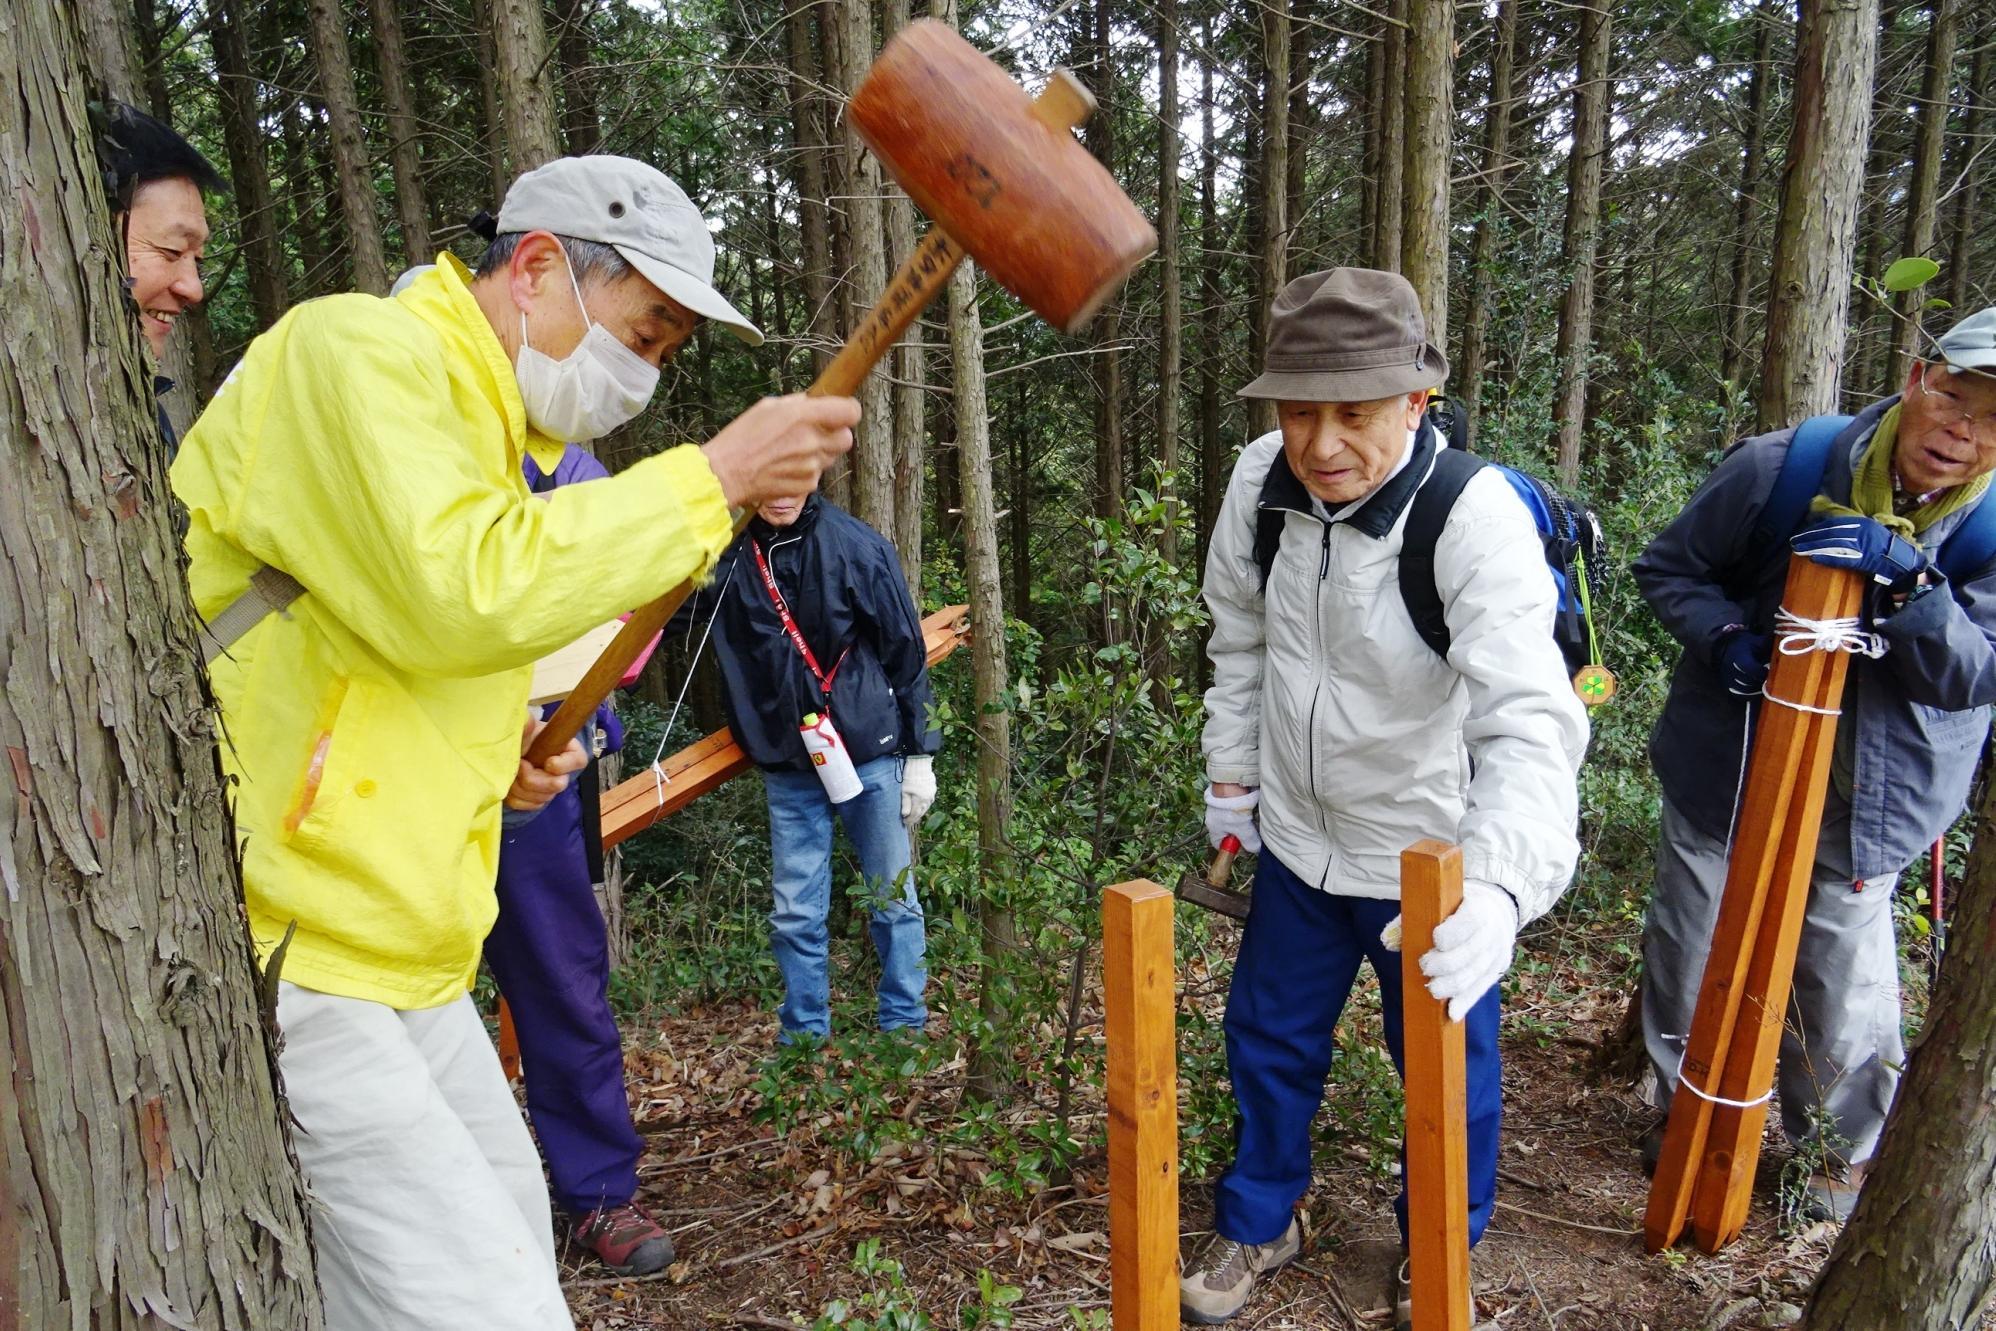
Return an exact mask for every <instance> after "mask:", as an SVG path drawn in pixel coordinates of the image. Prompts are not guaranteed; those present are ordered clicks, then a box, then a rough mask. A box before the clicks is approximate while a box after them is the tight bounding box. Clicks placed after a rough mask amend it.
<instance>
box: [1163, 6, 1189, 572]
mask: <svg viewBox="0 0 1996 1331" xmlns="http://www.w3.org/2000/svg"><path fill="white" fill-rule="evenodd" d="M1157 87H1158V97H1157V126H1158V128H1157V262H1158V283H1159V287H1158V303H1159V305H1160V306H1161V309H1160V310H1159V312H1158V338H1157V438H1158V452H1159V461H1160V462H1161V463H1162V464H1163V466H1164V471H1165V475H1166V477H1167V478H1168V479H1167V480H1166V482H1165V491H1164V500H1165V503H1166V505H1167V506H1168V511H1169V512H1170V513H1171V515H1172V516H1173V517H1174V519H1175V518H1176V516H1177V514H1178V495H1179V492H1180V490H1181V489H1182V486H1181V485H1180V483H1179V477H1178V472H1179V467H1180V451H1179V447H1178V436H1179V396H1180V393H1181V391H1182V390H1183V387H1184V384H1183V380H1184V377H1185V375H1184V339H1185V316H1184V303H1185V302H1184V292H1183V280H1182V277H1181V275H1180V273H1179V267H1178V265H1179V255H1178V168H1179V142H1178V118H1179V111H1178V0H1159V3H1158V7H1157ZM1160 548H1161V550H1162V552H1163V554H1164V557H1165V558H1166V559H1168V560H1170V561H1172V562H1173V563H1176V562H1178V531H1177V528H1176V527H1173V526H1167V527H1166V528H1165V530H1164V539H1163V541H1162V542H1161V543H1160Z"/></svg>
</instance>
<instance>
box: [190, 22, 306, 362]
mask: <svg viewBox="0 0 1996 1331" xmlns="http://www.w3.org/2000/svg"><path fill="white" fill-rule="evenodd" d="M208 15H209V24H208V33H209V39H210V41H211V42H212V43H213V45H214V48H215V86H216V92H217V94H218V96H219V98H220V102H221V111H222V141H223V146H224V147H225V148H227V150H228V154H229V177H230V180H229V183H230V185H231V186H232V187H233V188H234V190H235V195H236V218H237V223H238V225H239V226H241V228H242V237H243V266H244V268H245V269H246V270H247V275H248V277H249V295H250V308H251V309H252V310H254V311H255V312H256V321H257V324H258V326H260V327H263V328H268V327H269V326H270V325H271V324H273V323H276V322H277V318H278V316H279V315H281V314H283V313H284V307H285V305H286V304H287V303H288V302H289V299H290V297H289V296H288V295H287V293H286V291H285V282H284V252H283V251H282V250H280V249H279V248H278V245H277V213H276V207H277V205H276V201H275V200H274V199H273V198H272V195H271V188H270V164H269V162H268V160H267V159H266V158H265V157H264V153H263V141H264V131H263V89H262V85H261V84H260V83H258V82H257V79H256V76H255V75H254V74H252V73H251V71H250V63H249V49H248V46H247V44H246V43H245V42H244V40H243V31H244V30H243V23H242V0H216V3H213V4H211V5H210V7H209V11H208Z"/></svg>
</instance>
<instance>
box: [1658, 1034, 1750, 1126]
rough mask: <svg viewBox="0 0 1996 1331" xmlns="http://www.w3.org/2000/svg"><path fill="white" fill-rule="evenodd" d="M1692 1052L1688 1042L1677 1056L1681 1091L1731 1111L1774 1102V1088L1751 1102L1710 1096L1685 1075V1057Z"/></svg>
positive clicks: (1678, 1037)
mask: <svg viewBox="0 0 1996 1331" xmlns="http://www.w3.org/2000/svg"><path fill="white" fill-rule="evenodd" d="M1671 1038H1673V1039H1678V1040H1683V1039H1684V1038H1685V1037H1684V1036H1681V1035H1679V1036H1673V1037H1671ZM1690 1052H1691V1050H1690V1048H1689V1045H1688V1042H1687V1046H1686V1048H1685V1049H1684V1051H1683V1052H1682V1053H1679V1054H1678V1056H1677V1085H1678V1088H1679V1089H1680V1090H1686V1091H1689V1092H1691V1094H1693V1095H1695V1096H1697V1097H1698V1098H1699V1099H1700V1100H1706V1101H1709V1102H1710V1103H1712V1104H1715V1105H1725V1106H1726V1107H1727V1108H1729V1109H1758V1108H1760V1107H1761V1106H1762V1105H1764V1104H1766V1103H1767V1102H1768V1101H1769V1100H1772V1099H1773V1098H1774V1088H1773V1087H1772V1086H1770V1087H1768V1088H1767V1089H1766V1090H1765V1091H1763V1092H1761V1093H1760V1094H1759V1095H1756V1096H1755V1097H1754V1098H1753V1099H1751V1100H1728V1099H1727V1098H1726V1097H1725V1096H1723V1095H1712V1094H1710V1093H1709V1092H1707V1091H1705V1090H1704V1089H1703V1088H1701V1087H1700V1086H1699V1085H1698V1084H1697V1083H1696V1082H1694V1081H1692V1080H1691V1078H1689V1077H1687V1076H1685V1075H1684V1058H1685V1055H1686V1054H1689V1053H1690Z"/></svg>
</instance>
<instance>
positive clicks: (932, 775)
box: [901, 753, 936, 828]
mask: <svg viewBox="0 0 1996 1331" xmlns="http://www.w3.org/2000/svg"><path fill="white" fill-rule="evenodd" d="M935 802H936V760H935V759H934V758H931V757H930V756H929V755H927V754H925V753H918V754H916V755H915V756H914V757H912V758H910V759H908V761H907V762H905V763H903V764H902V766H901V825H902V826H903V827H908V828H912V827H914V825H915V824H916V823H919V822H920V821H922V815H923V814H925V813H927V812H928V811H929V806H930V805H931V804H934V803H935Z"/></svg>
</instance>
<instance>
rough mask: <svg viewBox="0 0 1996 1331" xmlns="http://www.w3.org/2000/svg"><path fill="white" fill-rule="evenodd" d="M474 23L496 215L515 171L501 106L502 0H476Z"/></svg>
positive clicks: (481, 101) (493, 209) (472, 13)
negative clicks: (498, 37) (498, 30)
mask: <svg viewBox="0 0 1996 1331" xmlns="http://www.w3.org/2000/svg"><path fill="white" fill-rule="evenodd" d="M471 15H472V26H473V27H475V28H476V29H477V30H478V105H479V109H480V111H481V112H483V114H484V117H485V136H484V137H485V164H486V167H487V169H488V170H489V171H490V173H491V174H490V177H489V178H490V180H491V182H492V198H491V201H490V202H489V203H487V204H486V205H485V206H486V207H487V208H489V209H491V211H492V212H493V214H494V215H495V216H496V215H497V214H498V212H499V204H500V201H501V200H503V199H504V198H505V197H506V186H508V185H510V184H511V183H512V181H513V173H512V172H511V171H508V170H507V169H506V117H505V113H504V112H503V111H502V110H501V109H500V106H499V54H498V43H497V42H496V41H495V40H494V32H493V30H494V26H495V24H496V23H497V22H498V0H472V4H471Z"/></svg>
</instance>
